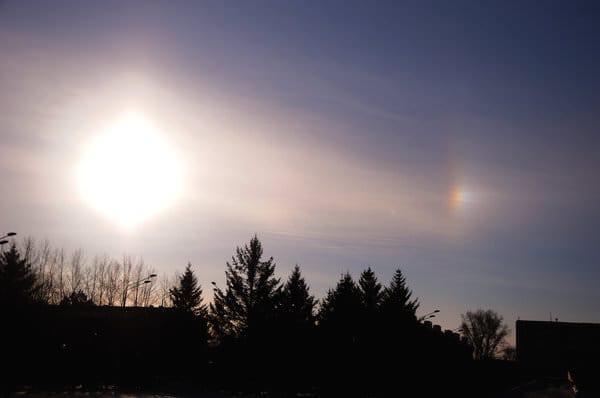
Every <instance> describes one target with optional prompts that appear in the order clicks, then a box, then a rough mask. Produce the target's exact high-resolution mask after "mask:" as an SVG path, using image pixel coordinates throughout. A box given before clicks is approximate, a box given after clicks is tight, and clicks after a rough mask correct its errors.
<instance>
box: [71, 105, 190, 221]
mask: <svg viewBox="0 0 600 398" xmlns="http://www.w3.org/2000/svg"><path fill="white" fill-rule="evenodd" d="M78 171H79V173H78V179H79V186H80V189H81V192H82V194H83V196H84V197H85V199H86V200H87V201H88V202H90V203H91V205H92V206H93V207H94V208H96V209H97V210H98V211H100V212H102V213H104V214H106V215H108V216H109V217H111V218H113V219H114V220H115V221H116V222H117V223H119V224H120V225H122V226H124V227H133V226H135V225H138V224H139V223H141V222H143V221H144V220H146V219H148V218H149V217H151V216H153V215H155V214H157V213H158V212H160V211H161V210H162V209H164V208H166V207H168V206H169V205H171V204H173V202H174V201H175V200H176V199H177V196H178V195H179V194H180V192H181V188H182V177H181V168H180V165H179V162H178V158H177V156H176V155H175V153H174V152H173V150H172V149H170V147H169V145H168V143H167V142H165V140H164V139H163V138H162V137H161V135H160V134H159V133H158V131H156V129H155V128H154V127H153V126H152V124H151V123H150V122H149V121H148V120H147V119H145V118H144V117H142V116H141V115H137V114H128V115H126V116H124V117H123V118H121V119H120V120H119V121H118V122H117V123H116V124H115V126H114V127H113V128H112V129H110V130H109V131H107V132H106V133H105V134H103V135H101V136H99V137H96V139H95V140H94V141H93V142H92V143H91V145H90V147H89V148H88V149H87V151H86V153H85V154H84V156H83V159H82V162H81V165H80V168H79V170H78Z"/></svg>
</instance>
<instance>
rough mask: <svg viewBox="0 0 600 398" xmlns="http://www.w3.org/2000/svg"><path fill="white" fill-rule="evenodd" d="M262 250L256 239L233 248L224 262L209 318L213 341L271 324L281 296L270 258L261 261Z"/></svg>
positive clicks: (251, 332)
mask: <svg viewBox="0 0 600 398" xmlns="http://www.w3.org/2000/svg"><path fill="white" fill-rule="evenodd" d="M262 255H263V248H262V244H261V243H260V241H259V240H258V238H257V237H256V235H255V236H254V237H253V238H252V239H251V240H250V243H249V244H247V245H244V247H237V249H236V253H235V255H234V256H233V257H232V259H231V263H230V262H227V265H226V271H225V279H226V287H225V290H224V291H223V290H222V289H220V288H219V287H217V286H216V285H215V288H214V300H213V303H212V304H211V305H210V318H211V324H212V328H213V332H214V333H215V335H216V337H217V338H221V339H222V338H224V337H243V336H249V335H253V334H254V335H255V334H258V333H260V331H264V330H265V327H267V325H268V324H269V323H270V322H271V321H272V320H273V318H274V316H275V312H276V311H277V307H278V301H279V299H280V295H281V286H280V282H279V279H277V278H276V277H275V263H274V262H273V257H270V258H269V259H268V260H266V261H262V260H261V259H262Z"/></svg>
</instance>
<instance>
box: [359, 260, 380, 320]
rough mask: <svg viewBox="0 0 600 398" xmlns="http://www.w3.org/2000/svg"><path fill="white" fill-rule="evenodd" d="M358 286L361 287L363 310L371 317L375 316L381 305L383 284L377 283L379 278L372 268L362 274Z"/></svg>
mask: <svg viewBox="0 0 600 398" xmlns="http://www.w3.org/2000/svg"><path fill="white" fill-rule="evenodd" d="M358 285H359V287H360V296H361V299H362V305H363V309H364V310H365V312H366V313H367V314H370V315H369V316H375V314H376V313H377V311H378V310H379V305H380V304H381V298H382V291H381V284H380V283H379V282H378V281H377V277H376V276H375V273H374V272H373V270H371V267H369V268H367V269H366V270H364V271H363V272H362V273H361V274H360V279H359V280H358Z"/></svg>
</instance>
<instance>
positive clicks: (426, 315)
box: [417, 310, 440, 322]
mask: <svg viewBox="0 0 600 398" xmlns="http://www.w3.org/2000/svg"><path fill="white" fill-rule="evenodd" d="M438 312H440V310H433V311H431V312H430V313H428V314H425V315H423V316H422V317H419V318H418V319H417V320H418V321H419V322H423V321H424V320H426V319H431V318H435V314H437V313H438Z"/></svg>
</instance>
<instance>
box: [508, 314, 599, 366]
mask: <svg viewBox="0 0 600 398" xmlns="http://www.w3.org/2000/svg"><path fill="white" fill-rule="evenodd" d="M516 330H517V335H516V339H517V340H516V343H517V359H518V360H519V362H521V363H523V364H526V365H530V366H543V367H555V368H564V369H570V368H573V367H575V366H578V365H580V364H591V363H594V362H596V361H600V324H596V323H573V322H547V321H517V324H516Z"/></svg>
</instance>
